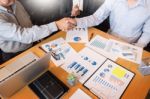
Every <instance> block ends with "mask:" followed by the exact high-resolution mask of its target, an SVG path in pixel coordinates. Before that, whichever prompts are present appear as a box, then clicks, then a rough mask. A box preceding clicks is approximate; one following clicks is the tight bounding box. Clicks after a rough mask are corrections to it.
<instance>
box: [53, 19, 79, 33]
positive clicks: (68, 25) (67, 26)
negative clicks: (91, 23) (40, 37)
mask: <svg viewBox="0 0 150 99" xmlns="http://www.w3.org/2000/svg"><path fill="white" fill-rule="evenodd" d="M56 25H57V27H58V29H59V30H62V31H68V30H71V29H73V28H75V27H76V26H77V22H76V20H75V19H73V18H63V19H60V20H58V21H56Z"/></svg>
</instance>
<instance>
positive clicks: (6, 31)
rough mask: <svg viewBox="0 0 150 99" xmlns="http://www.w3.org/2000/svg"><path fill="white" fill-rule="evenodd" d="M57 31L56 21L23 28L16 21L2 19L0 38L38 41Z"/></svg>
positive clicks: (27, 42)
mask: <svg viewBox="0 0 150 99" xmlns="http://www.w3.org/2000/svg"><path fill="white" fill-rule="evenodd" d="M54 31H57V26H56V24H55V22H53V23H49V24H46V25H41V26H37V25H34V26H32V27H30V28H23V27H21V26H19V25H16V24H15V23H10V22H7V21H6V20H2V19H0V38H1V39H3V40H5V41H17V42H21V43H25V44H30V43H32V42H35V41H38V40H40V39H42V38H44V37H47V36H49V35H50V34H51V33H52V32H54Z"/></svg>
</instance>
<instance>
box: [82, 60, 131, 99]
mask: <svg viewBox="0 0 150 99" xmlns="http://www.w3.org/2000/svg"><path fill="white" fill-rule="evenodd" d="M133 77H134V73H132V72H130V71H128V70H127V69H125V68H123V67H121V66H119V65H118V64H116V63H114V62H112V61H110V60H107V61H106V62H105V63H104V64H103V65H102V66H101V67H100V68H99V69H98V71H96V73H95V74H94V75H93V76H92V77H91V78H90V79H89V80H88V81H87V82H86V83H85V84H84V85H85V86H86V87H87V88H89V90H90V91H92V92H93V93H94V94H96V95H97V96H98V97H99V98H102V99H120V97H121V95H122V94H123V92H124V90H125V89H126V87H127V86H128V84H129V83H130V81H131V80H132V78H133Z"/></svg>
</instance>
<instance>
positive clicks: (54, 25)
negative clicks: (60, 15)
mask: <svg viewBox="0 0 150 99" xmlns="http://www.w3.org/2000/svg"><path fill="white" fill-rule="evenodd" d="M47 25H48V27H49V31H51V32H55V31H57V30H58V28H57V26H56V23H55V22H52V23H49V24H47Z"/></svg>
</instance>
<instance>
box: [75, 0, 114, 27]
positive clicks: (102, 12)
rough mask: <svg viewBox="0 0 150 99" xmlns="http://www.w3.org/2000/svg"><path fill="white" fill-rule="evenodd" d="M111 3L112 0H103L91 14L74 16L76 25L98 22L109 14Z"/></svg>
mask: <svg viewBox="0 0 150 99" xmlns="http://www.w3.org/2000/svg"><path fill="white" fill-rule="evenodd" d="M113 3H114V0H105V2H104V4H103V5H102V6H101V7H99V9H98V10H97V11H96V12H95V13H94V14H93V15H90V16H87V17H83V18H76V21H77V26H79V27H91V26H95V25H98V24H100V23H101V22H103V21H104V20H105V19H106V18H107V17H108V16H109V15H110V12H111V9H112V5H113Z"/></svg>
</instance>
